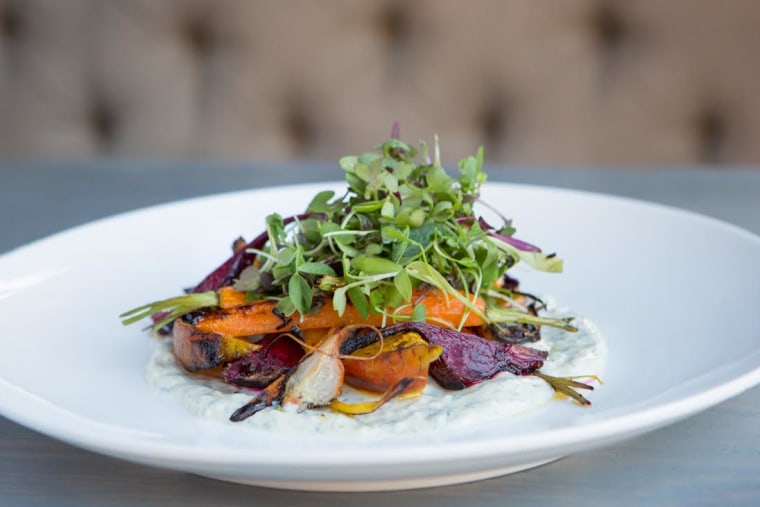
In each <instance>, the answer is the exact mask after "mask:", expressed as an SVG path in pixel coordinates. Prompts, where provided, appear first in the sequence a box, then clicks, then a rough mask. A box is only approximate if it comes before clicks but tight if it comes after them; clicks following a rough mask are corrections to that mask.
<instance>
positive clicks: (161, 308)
mask: <svg viewBox="0 0 760 507" xmlns="http://www.w3.org/2000/svg"><path fill="white" fill-rule="evenodd" d="M218 305H219V296H218V295H217V293H216V292H214V291H209V292H199V293H197V294H185V295H183V296H177V297H173V298H169V299H164V300H161V301H154V302H152V303H148V304H147V305H143V306H140V307H137V308H133V309H132V310H129V311H126V312H124V313H122V314H121V315H119V318H120V319H121V323H122V324H123V325H125V326H128V325H130V324H134V323H135V322H138V321H140V320H142V319H145V318H147V317H150V316H152V315H154V314H159V313H166V315H165V316H163V317H162V318H161V319H160V320H158V321H157V322H156V323H155V324H154V325H153V326H152V327H153V329H154V330H158V329H161V328H162V327H164V326H165V325H166V324H168V323H170V322H173V321H174V320H175V319H176V318H178V317H181V316H182V315H184V314H186V313H188V312H192V311H194V310H199V309H201V308H208V307H210V306H218Z"/></svg>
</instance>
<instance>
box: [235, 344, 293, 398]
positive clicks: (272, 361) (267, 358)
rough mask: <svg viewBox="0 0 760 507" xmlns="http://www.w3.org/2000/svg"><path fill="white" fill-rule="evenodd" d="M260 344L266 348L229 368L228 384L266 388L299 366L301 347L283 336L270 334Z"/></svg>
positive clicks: (244, 357) (253, 352)
mask: <svg viewBox="0 0 760 507" xmlns="http://www.w3.org/2000/svg"><path fill="white" fill-rule="evenodd" d="M259 343H261V345H263V346H262V347H261V348H260V349H258V350H254V351H251V352H249V353H248V354H246V355H245V356H243V357H241V358H240V359H238V360H236V361H233V362H231V363H230V364H228V365H227V367H226V368H225V370H224V381H225V382H227V383H228V384H234V385H237V386H242V387H253V388H257V389H263V388H264V387H266V386H268V385H269V384H271V383H272V382H273V381H274V380H275V379H276V378H277V377H279V376H280V375H283V374H284V373H286V372H287V371H289V370H290V369H291V368H293V367H294V366H295V365H296V364H298V361H300V360H301V357H303V355H304V351H303V349H302V348H301V346H300V345H298V343H296V342H295V341H293V340H292V339H290V338H289V337H287V336H284V335H269V336H266V337H264V338H263V339H262V340H261V341H260V342H259Z"/></svg>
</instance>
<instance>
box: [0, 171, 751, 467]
mask: <svg viewBox="0 0 760 507" xmlns="http://www.w3.org/2000/svg"><path fill="white" fill-rule="evenodd" d="M339 185H343V183H342V182H339V181H328V182H321V183H306V184H296V185H276V186H267V187H260V188H252V189H244V190H236V191H231V192H222V193H214V194H208V195H202V196H196V197H189V198H185V199H179V200H174V201H169V202H166V203H159V204H154V205H151V206H146V207H141V208H136V209H133V210H129V211H125V212H121V213H117V214H113V215H108V216H104V217H101V218H98V219H95V220H92V221H88V222H85V223H83V224H79V225H76V226H73V227H70V228H67V229H64V230H62V231H59V232H56V233H53V234H50V235H48V236H45V237H42V238H39V239H36V240H33V241H31V242H28V243H26V244H23V245H20V246H17V247H14V248H12V249H11V250H8V251H5V252H2V253H0V263H3V262H4V261H6V260H7V259H8V258H12V257H15V256H17V255H23V252H24V251H25V250H27V249H33V248H37V247H38V246H39V245H40V244H44V243H45V242H49V241H55V240H56V239H57V238H60V237H62V236H66V235H69V234H75V233H78V232H80V231H86V230H87V229H88V228H92V227H98V226H103V225H104V224H107V223H108V222H111V221H115V220H125V219H129V218H132V217H134V216H139V215H140V214H150V213H157V212H161V211H162V210H164V209H168V208H171V207H181V206H187V205H195V204H198V203H200V202H202V201H211V200H227V199H230V198H233V199H234V198H240V197H243V196H245V195H248V194H258V193H267V192H277V191H287V190H288V189H291V190H292V189H294V188H298V189H304V190H308V189H314V188H320V187H321V188H323V189H326V188H334V187H337V186H339ZM486 185H488V186H491V187H496V186H499V187H504V189H505V190H506V189H517V190H520V189H525V190H529V191H544V192H545V191H550V192H559V193H561V194H566V195H572V196H575V197H578V198H584V197H591V198H595V199H604V200H610V201H613V202H621V203H625V204H628V205H635V206H644V207H647V208H650V209H657V210H660V211H664V212H667V213H675V214H678V215H680V216H681V217H684V218H688V219H692V220H694V219H697V220H699V221H703V222H705V223H708V224H710V225H711V226H714V227H719V228H722V229H724V230H725V231H727V232H730V233H732V234H738V235H740V236H742V237H743V238H744V239H746V240H749V241H752V242H754V243H756V244H757V246H758V248H760V236H758V235H757V234H755V233H753V232H751V231H749V230H747V229H744V228H742V227H740V226H737V225H735V224H732V223H730V222H727V221H724V220H720V219H717V218H715V217H712V216H709V215H705V214H702V213H698V212H694V211H690V210H686V209H682V208H678V207H675V206H671V205H667V204H661V203H657V202H650V201H646V200H641V199H636V198H631V197H625V196H617V195H612V194H605V193H600V192H591V191H586V190H577V189H567V188H561V187H553V186H545V185H531V184H520V183H508V182H488V183H487V184H486ZM757 384H760V366H758V367H755V368H754V369H752V370H750V371H748V372H746V373H744V374H741V375H739V376H736V377H733V378H732V379H731V380H729V381H726V382H722V383H721V384H719V385H717V386H714V387H712V388H708V389H704V390H701V391H700V392H699V393H696V394H692V395H690V396H687V397H681V398H678V399H677V400H675V401H671V402H667V403H658V404H655V405H654V406H652V407H649V408H646V409H643V410H637V411H636V412H635V413H634V414H628V415H623V416H616V417H611V418H609V419H605V420H602V421H594V422H590V423H585V424H582V425H578V426H574V427H570V428H561V429H551V430H543V431H539V432H534V433H531V434H528V435H520V436H519V437H512V438H504V439H500V440H499V441H498V445H495V444H494V442H485V441H478V442H477V445H473V443H472V442H469V443H458V442H446V443H445V445H444V446H439V447H435V448H434V447H433V446H431V444H430V443H426V444H425V445H423V446H421V447H415V448H414V449H413V450H414V453H409V452H407V453H406V454H405V456H407V458H408V459H407V460H404V461H403V463H410V464H411V463H427V462H430V461H431V460H441V459H446V458H452V457H457V458H461V457H462V456H463V454H464V455H465V456H466V457H469V458H475V457H496V456H503V455H505V453H506V454H515V453H531V452H534V453H535V452H540V451H547V452H549V454H552V455H556V454H557V453H556V451H555V452H551V450H552V449H556V448H557V446H568V445H573V444H579V443H587V442H590V441H596V440H600V436H601V437H605V438H606V437H615V436H617V435H621V434H638V433H643V432H646V431H649V430H650V429H652V428H656V427H660V426H664V425H667V424H671V423H672V422H675V421H677V420H680V419H683V418H685V417H688V416H691V415H694V414H696V413H698V412H700V411H702V410H705V409H707V408H709V407H711V406H714V405H716V404H718V403H720V402H722V401H725V400H727V399H729V398H731V397H734V396H736V395H738V394H741V393H742V392H744V391H746V390H749V389H751V388H753V387H755V386H756V385H757ZM13 391H17V393H16V394H19V393H20V395H21V396H26V397H28V398H31V399H32V401H33V402H34V401H42V402H43V404H44V403H47V404H50V405H51V406H52V407H53V408H55V409H60V410H64V409H61V408H60V407H57V406H55V405H54V404H52V403H50V402H47V401H46V400H44V399H37V398H38V397H36V396H35V395H34V394H32V393H28V392H26V391H24V390H23V388H22V387H20V386H16V385H14V384H12V383H10V382H9V381H7V380H6V379H4V378H3V377H2V376H0V393H3V392H13ZM5 400H6V397H4V396H3V397H0V414H2V415H3V416H4V417H6V418H8V419H9V420H11V421H14V422H16V423H18V424H21V425H22V426H25V427H27V428H30V429H32V430H34V431H38V432H39V433H42V434H44V435H47V436H49V437H51V438H55V439H58V440H62V441H65V442H69V443H72V444H73V445H76V446H79V447H83V448H87V449H90V450H95V451H97V452H102V453H106V454H113V455H117V456H120V457H123V458H125V459H130V458H129V456H130V455H132V458H131V459H133V460H135V458H136V457H138V456H150V457H151V458H157V459H167V460H175V461H182V462H188V463H189V462H192V463H197V464H202V465H222V464H223V465H231V464H240V465H247V464H248V465H258V464H260V463H261V461H262V459H263V458H264V457H265V458H266V459H267V460H273V461H267V463H268V464H270V465H277V466H292V465H293V464H298V465H301V466H304V465H306V466H309V465H311V466H313V465H317V464H319V465H324V464H331V465H332V464H333V463H332V462H331V459H334V460H338V459H340V460H341V463H340V464H345V460H346V459H347V456H348V457H349V459H354V461H352V462H351V464H352V465H362V466H363V465H371V464H398V463H399V459H398V457H399V456H398V450H399V449H400V448H399V447H395V446H392V447H391V448H390V449H389V450H388V451H386V452H377V453H375V452H373V453H366V452H364V453H362V452H361V449H358V448H354V447H353V446H352V447H347V448H342V449H341V451H340V453H339V454H340V455H339V456H338V455H336V456H334V457H330V458H328V459H327V460H326V459H325V456H324V455H323V454H320V453H321V452H323V451H322V450H321V449H320V450H317V451H314V453H313V454H310V453H311V452H312V451H310V450H308V449H307V450H305V454H303V455H299V456H298V457H297V458H293V457H291V456H289V455H287V454H285V455H281V456H279V457H277V456H270V455H268V454H267V455H265V456H264V455H257V454H253V455H251V454H250V453H247V454H244V453H243V451H240V452H238V451H237V450H232V452H230V449H229V448H226V447H211V448H208V447H207V448H206V449H214V450H216V449H218V450H219V451H223V452H224V455H222V454H219V455H213V456H212V455H211V453H204V454H198V453H197V448H195V447H190V446H187V445H184V444H181V443H165V442H155V441H153V442H142V441H141V442H140V444H141V445H142V447H140V446H136V445H135V443H136V442H134V441H129V439H128V438H125V439H120V440H108V441H105V442H104V441H99V440H98V438H95V437H93V438H87V437H88V436H89V434H86V433H85V434H83V433H82V432H77V431H73V432H72V431H63V430H62V429H61V428H71V427H70V426H64V427H61V426H56V425H55V424H54V423H51V424H42V423H40V421H39V420H35V419H34V418H30V417H25V415H28V414H29V412H26V414H25V412H24V410H13V409H12V408H11V409H9V407H8V406H7V403H6V401H5ZM73 415H75V416H76V414H73ZM188 416H189V417H192V415H191V414H188ZM93 422H97V421H93ZM98 424H103V423H98ZM590 430H594V431H590ZM591 433H593V437H591V436H589V437H587V438H581V437H580V436H582V435H583V434H591ZM548 439H553V440H554V441H553V442H552V443H551V444H546V441H547V440H548ZM109 442H110V443H112V444H113V443H114V442H116V443H119V444H126V446H124V445H108V443H109ZM143 444H144V445H143ZM404 448H405V450H406V451H408V450H409V448H408V444H405V445H404ZM444 449H445V452H442V451H443V450H444ZM138 450H139V451H140V452H136V451H138ZM446 453H448V454H446ZM351 456H353V458H351ZM358 458H363V459H365V461H363V460H362V459H358ZM367 458H370V459H367Z"/></svg>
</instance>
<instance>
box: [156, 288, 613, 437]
mask: <svg viewBox="0 0 760 507" xmlns="http://www.w3.org/2000/svg"><path fill="white" fill-rule="evenodd" d="M546 315H547V316H552V317H567V316H574V317H575V325H576V326H577V327H578V332H577V333H568V332H566V331H563V330H559V329H555V328H550V327H547V326H544V327H543V328H542V329H541V335H542V338H541V340H540V341H538V342H536V343H531V344H527V345H528V346H530V347H534V348H538V349H542V350H547V351H549V357H548V358H547V360H546V361H545V363H544V366H543V368H541V371H542V372H543V373H546V374H548V375H554V376H563V377H564V376H578V375H597V376H601V375H602V373H603V369H604V364H605V360H606V356H607V346H606V343H605V341H604V338H603V337H602V335H601V333H600V332H599V330H598V329H597V328H596V326H595V325H594V323H593V322H591V321H590V320H589V319H587V318H585V317H583V316H580V315H577V314H575V313H574V312H572V311H570V310H567V309H564V308H563V309H557V308H556V307H555V305H553V304H552V303H549V305H548V310H547V312H546ZM146 377H147V381H148V383H149V384H150V385H151V386H152V387H153V388H155V389H158V390H160V391H163V392H166V393H168V394H169V395H171V396H172V397H173V398H175V399H176V400H178V401H179V402H180V403H182V404H183V405H184V406H185V407H186V408H187V409H188V410H189V411H190V412H191V413H193V414H195V415H197V416H202V417H209V418H213V419H217V420H220V421H228V419H229V416H230V414H232V412H234V411H235V410H236V409H237V408H239V407H240V406H242V405H244V404H245V403H247V402H248V401H249V400H250V399H251V398H252V397H253V396H254V394H255V393H254V392H252V391H249V390H245V389H240V388H236V387H234V386H230V385H227V384H225V383H223V382H222V381H217V380H213V379H203V378H200V377H199V376H197V375H191V374H188V373H187V372H185V371H184V370H183V369H182V368H181V367H180V366H179V365H177V363H176V361H175V360H174V356H173V353H172V350H171V346H170V344H168V343H165V344H162V345H161V346H160V347H159V348H158V349H157V350H156V351H155V353H154V354H153V356H152V357H151V359H150V361H149V363H148V366H147V371H146ZM370 396H375V397H377V396H379V395H372V394H369V393H363V392H360V391H356V390H354V389H352V388H350V387H349V386H344V387H343V393H342V394H341V396H340V399H341V400H344V401H366V400H367V399H368V398H369V397H370ZM553 398H554V391H553V389H552V388H551V387H550V386H549V385H548V384H547V383H546V382H544V381H543V380H541V379H540V378H537V377H534V376H527V377H517V376H515V375H512V374H509V373H501V374H499V375H497V376H496V377H494V378H493V379H490V380H487V381H485V382H482V383H481V384H478V385H475V386H472V387H469V388H466V389H463V390H460V391H448V390H445V389H443V388H441V387H439V386H438V385H437V384H436V383H435V381H434V380H432V379H429V381H428V385H427V387H426V388H425V390H424V391H423V393H422V394H421V395H420V396H417V397H414V398H409V399H404V400H391V401H390V402H388V403H386V404H385V405H383V406H382V407H380V408H379V409H378V410H376V411H375V412H373V413H371V414H365V415H360V416H346V415H343V414H339V413H335V412H332V411H330V410H329V409H311V410H306V411H303V412H298V411H297V410H296V409H295V407H288V406H283V407H277V408H268V409H265V410H262V411H261V412H258V413H257V414H255V415H253V416H252V417H250V418H248V419H246V420H245V421H243V422H239V423H229V424H237V425H245V426H250V427H255V428H258V429H262V430H267V431H276V432H282V433H291V432H296V433H299V434H309V433H319V434H327V435H334V436H338V435H340V436H342V437H345V436H346V435H348V434H355V435H360V436H361V435H383V434H394V433H398V432H404V433H407V434H408V433H414V432H418V431H431V430H435V429H444V428H445V429H448V430H466V429H467V428H468V427H473V426H476V425H477V424H479V423H482V422H483V421H488V420H497V419H501V418H504V417H508V416H511V415H515V414H519V413H522V412H526V411H529V410H532V409H535V408H538V407H541V406H543V405H545V404H546V403H548V402H549V401H551V400H552V399H553Z"/></svg>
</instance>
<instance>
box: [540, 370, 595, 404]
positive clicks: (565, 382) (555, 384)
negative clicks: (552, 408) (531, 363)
mask: <svg viewBox="0 0 760 507" xmlns="http://www.w3.org/2000/svg"><path fill="white" fill-rule="evenodd" d="M533 375H535V376H536V377H538V378H540V379H542V380H544V381H546V382H547V383H548V384H549V385H550V386H552V388H553V389H554V391H555V392H558V393H560V394H564V395H565V396H568V397H570V398H572V399H573V400H575V401H576V402H577V403H579V404H581V405H584V406H589V405H591V402H590V401H588V400H587V399H586V398H585V397H584V396H583V395H582V394H581V393H579V392H578V391H576V389H585V390H586V391H593V390H594V387H593V386H590V385H588V384H584V383H583V382H576V381H575V379H577V378H596V376H594V375H591V376H584V375H581V376H578V377H553V376H551V375H546V374H545V373H541V372H540V371H536V372H533Z"/></svg>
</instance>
